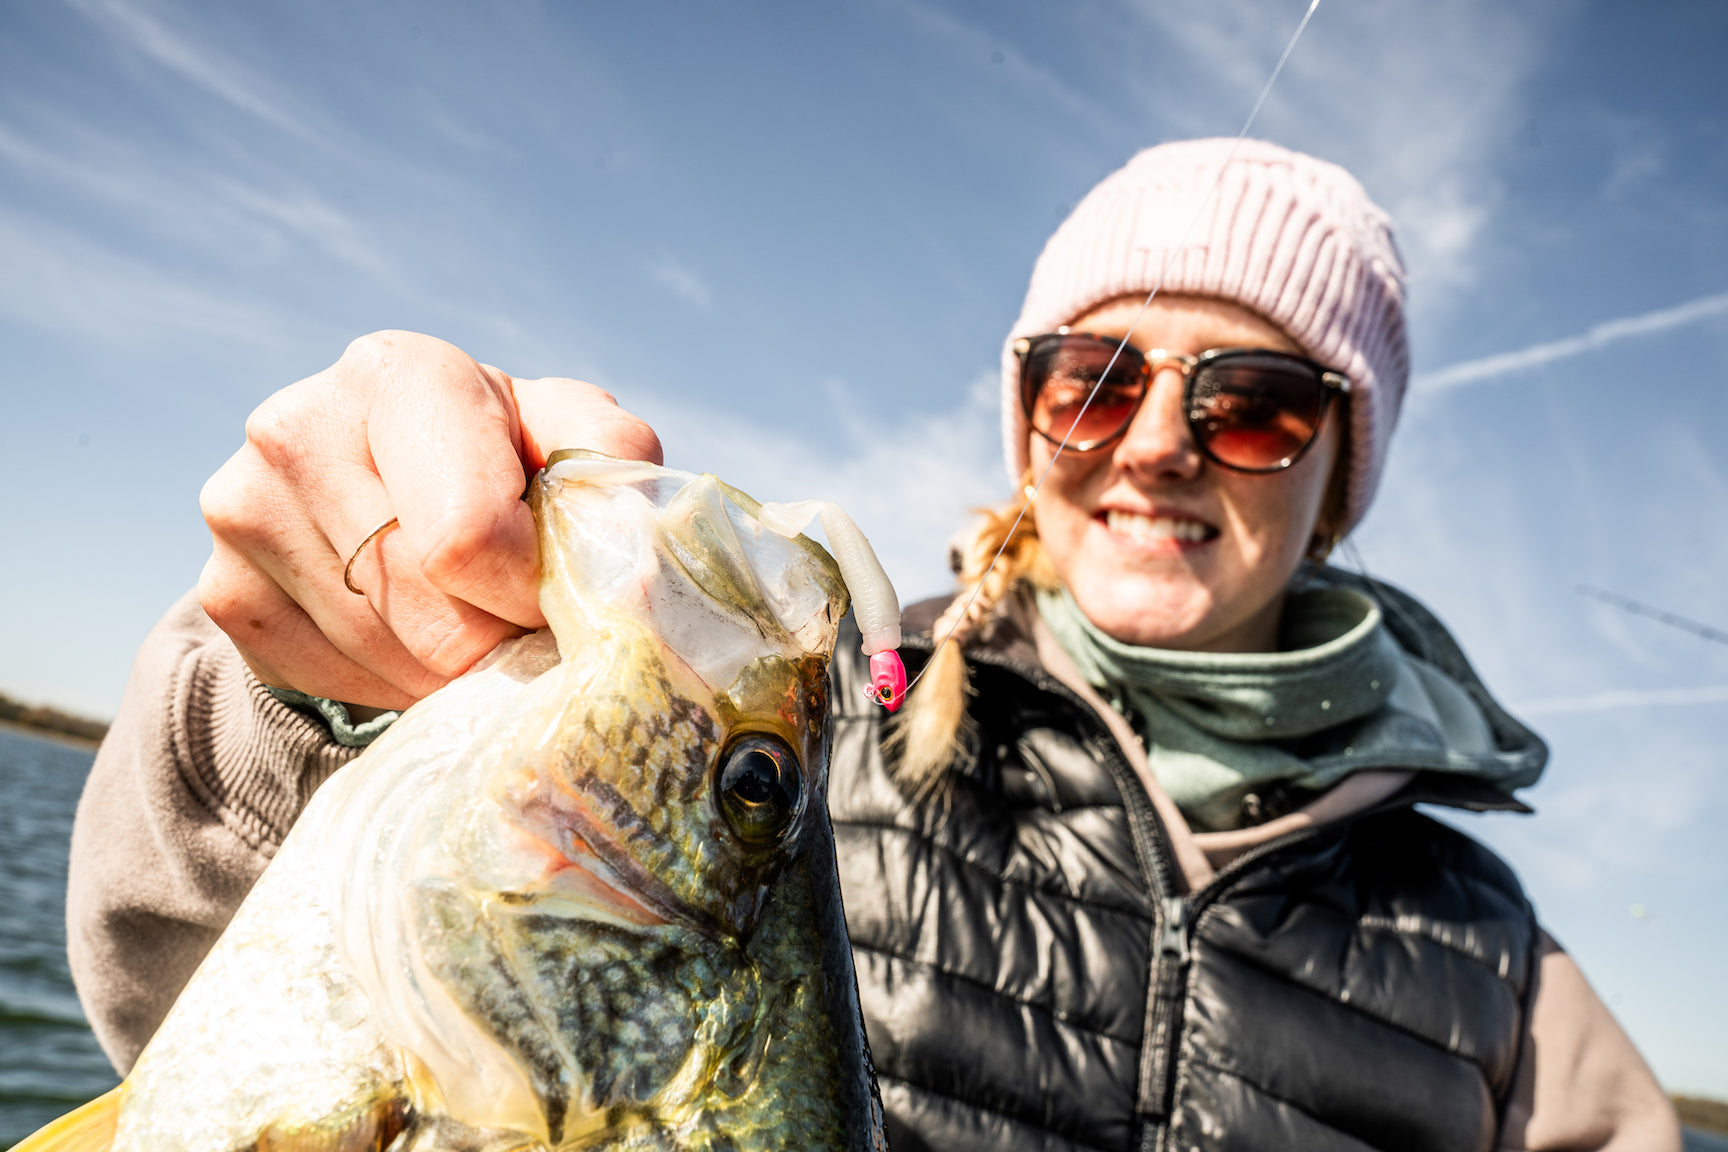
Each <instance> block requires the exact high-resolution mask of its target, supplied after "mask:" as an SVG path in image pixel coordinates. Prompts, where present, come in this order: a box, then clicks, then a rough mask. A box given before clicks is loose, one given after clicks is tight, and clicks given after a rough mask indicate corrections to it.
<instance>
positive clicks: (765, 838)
mask: <svg viewBox="0 0 1728 1152" xmlns="http://www.w3.org/2000/svg"><path fill="white" fill-rule="evenodd" d="M717 783H718V788H717V789H716V791H717V792H718V795H719V801H718V802H719V805H720V814H721V815H722V816H724V817H725V818H726V823H727V825H728V826H729V827H730V828H731V829H732V831H733V832H734V833H735V834H736V835H737V836H738V839H740V840H742V841H744V843H746V844H750V845H755V846H763V845H767V844H772V843H774V842H775V841H776V840H779V839H780V838H781V837H782V836H784V835H785V834H786V829H788V828H790V827H791V826H792V818H793V817H794V816H796V815H797V814H798V794H799V791H800V788H801V780H800V778H799V775H798V760H797V758H796V757H795V756H793V755H792V750H791V749H790V748H788V747H786V745H785V744H784V743H783V742H781V741H779V740H776V739H775V738H773V737H772V736H762V735H757V734H752V735H749V736H745V737H742V738H740V739H738V740H735V741H733V742H732V745H731V747H729V748H727V749H726V754H725V755H724V756H722V757H721V758H720V772H719V776H718V778H717Z"/></svg>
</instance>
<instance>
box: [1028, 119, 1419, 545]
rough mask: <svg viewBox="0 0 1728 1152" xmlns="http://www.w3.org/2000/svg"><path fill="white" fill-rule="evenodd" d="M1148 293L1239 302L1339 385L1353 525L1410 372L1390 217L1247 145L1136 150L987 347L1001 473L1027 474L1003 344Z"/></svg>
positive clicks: (1303, 159) (1352, 191) (1364, 506)
mask: <svg viewBox="0 0 1728 1152" xmlns="http://www.w3.org/2000/svg"><path fill="white" fill-rule="evenodd" d="M1232 149H1235V153H1234V155H1232V154H1231V150H1232ZM1227 159H1228V160H1229V166H1228V168H1227V169H1226V170H1225V171H1224V174H1223V177H1222V178H1220V177H1219V168H1220V166H1221V165H1223V164H1224V162H1225V161H1226V160H1227ZM1202 204H1204V208H1202ZM1185 234H1186V240H1184V235H1185ZM1154 286H1158V288H1159V293H1160V294H1164V293H1183V294H1187V295H1194V296H1213V297H1220V298H1223V299H1226V300H1233V301H1236V302H1237V303H1240V304H1242V305H1245V306H1246V307H1248V308H1251V309H1253V310H1254V311H1255V312H1257V313H1259V314H1260V315H1262V316H1264V317H1265V318H1267V319H1268V320H1270V321H1272V322H1273V323H1274V324H1276V325H1278V327H1280V328H1282V329H1283V330H1284V331H1285V332H1286V333H1288V334H1289V335H1290V337H1291V339H1293V340H1295V341H1296V343H1297V344H1299V345H1301V347H1302V349H1303V350H1304V351H1305V352H1306V353H1307V354H1308V355H1309V356H1311V357H1312V358H1313V359H1315V360H1318V361H1319V362H1320V363H1322V364H1325V365H1326V366H1327V367H1329V368H1333V369H1336V370H1337V371H1340V372H1343V373H1344V374H1345V375H1346V376H1348V377H1349V378H1350V383H1351V392H1350V446H1351V451H1350V477H1349V491H1348V498H1347V501H1346V509H1347V516H1346V520H1347V527H1349V528H1353V527H1355V526H1356V524H1357V522H1358V521H1360V520H1361V519H1362V515H1363V513H1365V512H1367V511H1368V505H1369V503H1370V501H1372V500H1373V498H1374V489H1375V486H1376V485H1377V484H1378V483H1379V481H1380V469H1381V465H1382V463H1383V462H1384V460H1385V458H1386V446H1387V443H1388V441H1389V440H1390V439H1391V436H1392V428H1393V426H1394V425H1395V424H1396V423H1397V422H1398V409H1399V407H1400V405H1401V404H1402V402H1403V399H1404V386H1405V384H1406V382H1407V381H1408V379H1409V376H1410V352H1409V347H1408V345H1407V344H1406V342H1405V336H1404V266H1403V263H1402V261H1400V260H1399V258H1398V249H1397V247H1396V245H1395V244H1394V242H1393V239H1392V225H1391V220H1390V219H1389V218H1388V217H1387V215H1386V213H1384V212H1382V211H1381V210H1380V209H1379V208H1377V207H1376V206H1375V205H1374V203H1373V201H1371V200H1369V199H1368V194H1367V193H1366V192H1365V191H1363V189H1362V185H1361V184H1359V183H1357V182H1356V180H1355V178H1354V177H1352V176H1351V175H1350V174H1349V173H1348V172H1346V171H1344V169H1342V168H1340V167H1338V166H1337V165H1335V164H1328V163H1326V162H1325V161H1323V160H1316V159H1314V158H1313V157H1312V156H1304V155H1302V154H1301V153H1300V152H1291V151H1289V150H1288V149H1285V148H1280V147H1278V146H1277V145H1275V144H1267V143H1265V142H1263V141H1259V140H1243V141H1241V142H1240V143H1238V142H1237V141H1235V140H1187V141H1182V142H1179V143H1175V144H1161V145H1159V146H1158V147H1156V148H1148V149H1146V150H1145V151H1144V152H1141V153H1140V154H1139V155H1138V156H1135V157H1134V158H1133V159H1132V160H1130V161H1128V163H1127V164H1126V165H1125V166H1124V167H1123V168H1121V169H1120V170H1119V171H1117V172H1115V173H1112V174H1111V175H1110V176H1108V177H1106V178H1105V179H1104V181H1103V182H1102V183H1101V184H1099V185H1098V186H1097V187H1096V188H1094V189H1092V191H1091V192H1089V193H1087V195H1086V198H1085V199H1084V200H1082V201H1080V203H1079V205H1078V206H1076V207H1075V209H1074V211H1073V212H1072V213H1071V214H1070V215H1069V217H1068V219H1066V220H1064V221H1063V222H1062V226H1061V227H1060V228H1058V229H1056V234H1055V235H1054V236H1052V237H1051V238H1050V242H1049V243H1048V244H1046V245H1045V246H1044V252H1043V254H1042V255H1040V256H1039V257H1038V263H1037V264H1036V265H1035V266H1034V267H1033V269H1032V283H1031V285H1030V286H1029V287H1028V288H1027V290H1026V303H1025V305H1024V306H1023V307H1022V308H1021V311H1020V319H1019V320H1017V321H1015V323H1014V330H1013V331H1012V332H1010V333H1009V334H1008V339H1007V341H1006V342H1005V343H1004V345H1003V349H1002V440H1003V448H1004V451H1005V453H1006V455H1007V460H1008V474H1009V477H1010V479H1011V482H1012V483H1015V484H1019V483H1020V477H1021V475H1022V474H1023V473H1024V472H1025V470H1026V465H1027V455H1026V453H1027V435H1028V429H1027V426H1026V417H1025V414H1024V413H1023V412H1021V410H1020V363H1019V360H1018V359H1017V358H1016V357H1015V355H1014V341H1015V340H1016V339H1018V338H1019V337H1021V336H1035V335H1038V334H1040V333H1044V332H1050V331H1052V330H1054V329H1056V328H1058V327H1060V326H1061V325H1063V324H1066V323H1068V322H1069V321H1070V320H1072V319H1074V318H1075V317H1076V316H1079V315H1080V314H1081V313H1082V312H1085V311H1087V310H1088V309H1090V308H1093V307H1095V306H1097V305H1099V304H1102V303H1104V302H1105V301H1107V300H1112V299H1114V298H1116V297H1118V296H1129V295H1135V296H1144V295H1146V293H1148V292H1150V291H1151V290H1152V289H1153V287H1154Z"/></svg>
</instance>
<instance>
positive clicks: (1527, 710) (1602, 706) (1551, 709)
mask: <svg viewBox="0 0 1728 1152" xmlns="http://www.w3.org/2000/svg"><path fill="white" fill-rule="evenodd" d="M1681 704H1728V684H1718V685H1711V686H1709V687H1705V688H1655V689H1649V690H1645V691H1636V690H1623V691H1618V692H1593V693H1590V694H1589V695H1586V696H1550V697H1548V698H1547V699H1544V700H1527V701H1525V702H1524V703H1522V704H1514V705H1512V706H1511V711H1512V713H1513V715H1516V716H1556V715H1560V714H1562V713H1567V712H1609V711H1613V710H1615V709H1619V708H1652V707H1662V706H1674V705H1681Z"/></svg>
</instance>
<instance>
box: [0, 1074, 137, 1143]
mask: <svg viewBox="0 0 1728 1152" xmlns="http://www.w3.org/2000/svg"><path fill="white" fill-rule="evenodd" d="M125 1090H126V1085H124V1084H121V1085H120V1086H119V1087H118V1088H115V1089H113V1090H111V1091H108V1092H104V1093H103V1094H102V1095H100V1096H98V1097H96V1099H94V1100H92V1101H90V1103H88V1104H85V1105H84V1106H83V1107H80V1108H75V1109H73V1110H72V1111H70V1112H68V1113H66V1115H64V1116H62V1117H60V1119H58V1120H55V1121H52V1122H51V1123H49V1124H46V1125H44V1126H43V1127H41V1128H38V1129H37V1130H36V1132H35V1133H34V1134H33V1135H30V1136H26V1137H25V1138H24V1141H23V1143H21V1144H15V1145H13V1146H12V1152H108V1149H109V1148H111V1147H113V1145H114V1130H115V1128H116V1127H118V1125H119V1123H120V1102H121V1100H122V1099H123V1095H122V1094H123V1093H124V1092H125Z"/></svg>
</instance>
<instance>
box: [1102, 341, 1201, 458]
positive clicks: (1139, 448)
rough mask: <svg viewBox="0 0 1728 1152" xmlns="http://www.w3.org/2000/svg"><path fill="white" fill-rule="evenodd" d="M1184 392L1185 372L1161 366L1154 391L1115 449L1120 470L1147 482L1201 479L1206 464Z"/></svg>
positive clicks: (1174, 366)
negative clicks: (1190, 423)
mask: <svg viewBox="0 0 1728 1152" xmlns="http://www.w3.org/2000/svg"><path fill="white" fill-rule="evenodd" d="M1182 392H1183V376H1182V370H1181V369H1180V368H1179V367H1178V366H1176V365H1175V364H1165V365H1162V366H1161V367H1160V368H1159V369H1158V371H1157V372H1156V373H1155V374H1154V375H1153V377H1152V389H1151V391H1150V392H1148V393H1147V395H1146V399H1145V401H1144V402H1143V403H1141V405H1140V411H1138V412H1136V413H1135V414H1134V420H1133V422H1132V423H1130V424H1129V425H1128V431H1127V432H1125V433H1124V434H1123V436H1122V439H1121V440H1120V441H1119V442H1118V443H1117V445H1116V463H1117V464H1118V465H1119V466H1121V467H1122V468H1123V469H1125V470H1126V471H1128V472H1129V473H1131V474H1134V475H1136V476H1140V477H1144V478H1147V479H1154V478H1156V479H1160V480H1165V481H1169V480H1190V479H1193V478H1194V477H1195V476H1197V475H1199V473H1200V469H1201V468H1202V467H1203V466H1204V465H1205V462H1206V461H1205V457H1203V456H1202V455H1201V454H1200V448H1199V446H1198V445H1196V444H1195V443H1194V435H1193V433H1192V432H1190V431H1189V429H1188V420H1187V414H1186V413H1185V412H1184V411H1183V409H1182Z"/></svg>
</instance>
